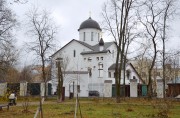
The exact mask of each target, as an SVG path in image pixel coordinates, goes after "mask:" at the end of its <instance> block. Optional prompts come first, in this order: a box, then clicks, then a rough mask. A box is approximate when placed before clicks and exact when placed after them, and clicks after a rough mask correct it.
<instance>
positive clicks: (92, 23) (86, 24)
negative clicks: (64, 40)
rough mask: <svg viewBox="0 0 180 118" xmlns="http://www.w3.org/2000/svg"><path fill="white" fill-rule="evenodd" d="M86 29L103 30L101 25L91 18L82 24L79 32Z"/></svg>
mask: <svg viewBox="0 0 180 118" xmlns="http://www.w3.org/2000/svg"><path fill="white" fill-rule="evenodd" d="M85 28H95V29H98V30H101V28H100V26H99V24H98V23H97V22H96V21H95V20H93V19H91V17H89V18H88V19H87V20H85V21H84V22H82V23H81V25H80V27H79V29H78V31H79V30H81V29H85Z"/></svg>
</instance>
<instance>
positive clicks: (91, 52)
mask: <svg viewBox="0 0 180 118" xmlns="http://www.w3.org/2000/svg"><path fill="white" fill-rule="evenodd" d="M107 52H109V50H103V51H86V52H82V53H81V54H82V55H85V54H97V53H107Z"/></svg>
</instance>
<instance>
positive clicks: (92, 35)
mask: <svg viewBox="0 0 180 118" xmlns="http://www.w3.org/2000/svg"><path fill="white" fill-rule="evenodd" d="M93 37H94V34H93V32H91V41H93Z"/></svg>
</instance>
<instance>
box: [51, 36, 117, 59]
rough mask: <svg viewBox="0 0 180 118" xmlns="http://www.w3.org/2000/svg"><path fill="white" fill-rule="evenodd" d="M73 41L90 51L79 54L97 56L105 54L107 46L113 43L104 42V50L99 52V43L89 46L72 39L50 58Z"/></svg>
mask: <svg viewBox="0 0 180 118" xmlns="http://www.w3.org/2000/svg"><path fill="white" fill-rule="evenodd" d="M73 41H76V42H78V43H79V44H81V45H83V46H85V47H87V48H89V49H90V50H92V51H86V52H82V53H81V54H97V53H107V52H108V51H109V50H107V48H108V47H109V46H111V45H112V44H113V43H114V42H105V43H104V50H103V51H99V43H98V44H96V45H94V46H91V45H89V44H87V43H85V42H82V41H78V40H75V39H72V40H71V41H70V42H69V43H67V44H66V45H64V46H63V47H62V48H60V49H59V50H58V51H56V52H55V53H54V54H52V55H51V57H53V56H54V55H56V54H57V53H58V52H59V51H61V50H62V49H63V48H65V47H66V46H67V45H69V44H70V43H71V42H73Z"/></svg>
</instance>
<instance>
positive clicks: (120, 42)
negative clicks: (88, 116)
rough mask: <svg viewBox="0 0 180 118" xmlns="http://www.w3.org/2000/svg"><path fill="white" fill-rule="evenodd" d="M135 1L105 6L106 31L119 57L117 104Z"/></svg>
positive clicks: (117, 0)
mask: <svg viewBox="0 0 180 118" xmlns="http://www.w3.org/2000/svg"><path fill="white" fill-rule="evenodd" d="M134 2H135V0H110V1H109V2H107V3H105V4H104V8H103V13H102V15H103V18H104V20H105V23H106V27H105V30H107V31H109V32H110V34H111V36H112V37H113V39H114V41H115V42H116V48H117V55H116V67H115V83H116V102H118V103H119V102H120V84H121V83H120V82H121V77H122V75H121V71H122V68H123V62H125V61H124V60H126V58H125V56H124V55H125V52H126V45H127V43H128V41H127V40H126V39H127V37H128V35H127V26H128V16H129V15H130V11H131V9H132V4H133V3H134Z"/></svg>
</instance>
